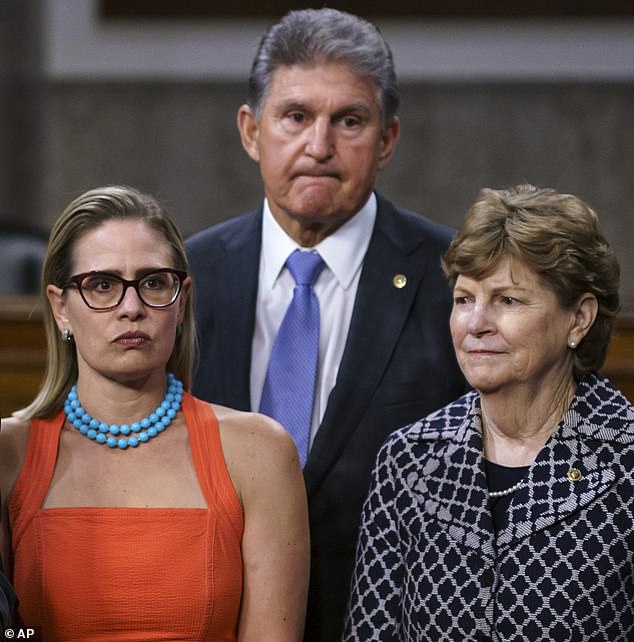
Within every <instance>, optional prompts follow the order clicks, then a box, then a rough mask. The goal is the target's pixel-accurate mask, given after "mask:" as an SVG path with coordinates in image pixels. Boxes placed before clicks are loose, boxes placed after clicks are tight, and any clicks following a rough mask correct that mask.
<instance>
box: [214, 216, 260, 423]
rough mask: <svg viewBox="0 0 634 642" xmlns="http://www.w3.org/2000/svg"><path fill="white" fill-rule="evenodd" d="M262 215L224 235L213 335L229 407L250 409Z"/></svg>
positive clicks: (219, 265)
mask: <svg viewBox="0 0 634 642" xmlns="http://www.w3.org/2000/svg"><path fill="white" fill-rule="evenodd" d="M261 222H262V212H261V210H260V211H258V212H253V213H252V214H250V215H247V217H246V218H245V219H244V220H243V221H241V224H240V225H237V226H236V227H235V228H234V229H232V230H231V231H230V232H228V233H227V234H226V235H224V236H223V238H222V242H223V245H224V248H225V253H223V257H222V261H221V262H219V263H218V265H217V267H218V276H217V277H214V279H215V278H217V279H218V282H219V283H220V287H219V300H218V301H217V302H216V304H215V305H214V315H215V317H216V318H214V319H212V323H213V330H212V331H213V332H216V333H217V345H218V347H219V350H218V354H222V355H224V359H225V360H227V362H228V364H229V365H228V367H225V368H224V369H223V373H224V374H223V380H222V382H221V386H222V390H223V395H222V399H223V400H225V403H226V404H227V405H228V406H231V407H233V408H237V409H239V410H250V409H251V399H250V380H251V377H250V372H251V346H252V341H253V331H254V327H255V303H256V296H257V289H258V270H259V264H260V245H261V238H262V223H261Z"/></svg>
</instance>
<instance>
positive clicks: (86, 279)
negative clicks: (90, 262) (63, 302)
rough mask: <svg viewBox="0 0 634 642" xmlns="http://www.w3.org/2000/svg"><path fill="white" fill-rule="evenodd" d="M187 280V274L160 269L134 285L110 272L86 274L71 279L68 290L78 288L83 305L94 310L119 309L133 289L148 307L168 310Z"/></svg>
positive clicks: (139, 279) (134, 282)
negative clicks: (130, 289)
mask: <svg viewBox="0 0 634 642" xmlns="http://www.w3.org/2000/svg"><path fill="white" fill-rule="evenodd" d="M186 278H187V272H184V271H183V270H173V269H172V268H160V269H158V270H154V271H153V272H151V273H149V274H146V275H144V276H141V277H139V278H138V279H132V280H131V281H128V280H127V279H123V278H121V277H120V276H117V275H116V274H110V272H83V273H82V274H76V275H75V276H72V277H71V278H70V279H69V283H68V285H67V286H66V287H67V288H69V287H72V286H73V285H74V286H76V287H77V289H78V290H79V294H81V298H82V299H83V300H84V303H85V304H86V305H87V306H88V307H89V308H91V309H93V310H112V309H113V308H116V307H117V306H118V305H119V304H120V303H121V301H123V297H124V296H125V293H126V290H127V289H128V288H130V287H132V288H134V289H135V290H136V293H137V294H138V295H139V299H141V301H142V302H143V303H145V305H147V306H149V307H151V308H166V307H167V306H169V305H172V303H174V301H176V299H177V298H178V295H179V294H180V291H181V288H182V286H183V281H184V280H185V279H186Z"/></svg>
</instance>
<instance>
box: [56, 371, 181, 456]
mask: <svg viewBox="0 0 634 642" xmlns="http://www.w3.org/2000/svg"><path fill="white" fill-rule="evenodd" d="M182 400H183V383H182V382H181V381H179V380H178V379H177V378H176V377H175V376H174V375H173V374H172V373H171V372H168V373H167V391H166V393H165V398H164V399H163V401H162V402H161V405H160V406H159V407H158V408H157V409H156V410H155V411H154V412H153V413H152V414H151V415H150V416H149V417H144V418H143V419H141V420H140V421H135V422H134V423H132V424H130V425H129V426H128V424H122V425H121V426H119V425H117V424H107V423H104V422H102V421H99V419H95V418H94V417H91V416H90V415H89V414H88V413H87V412H86V411H85V410H84V408H82V405H81V403H79V399H78V397H77V385H74V386H73V387H72V388H71V389H70V392H69V393H68V396H67V397H66V401H65V402H64V412H65V413H66V417H67V418H68V421H69V422H70V423H71V424H72V425H73V427H75V428H76V429H77V430H79V432H80V433H81V434H82V435H84V436H85V437H88V439H91V440H93V441H96V442H97V443H98V444H108V446H110V448H117V447H119V448H121V449H122V450H125V449H126V448H127V447H128V446H131V447H132V448H136V447H137V446H138V445H139V444H140V443H145V442H146V441H149V440H150V439H151V438H152V437H156V435H158V434H159V433H161V432H163V431H164V430H165V429H166V428H167V427H168V426H169V425H170V424H171V423H172V419H174V417H175V416H176V413H177V412H178V411H179V410H180V408H181V401H182ZM131 432H132V433H135V434H134V435H132V437H128V438H126V437H127V435H129V434H130V433H131ZM108 433H110V437H108V436H107V435H108ZM120 435H125V436H124V437H121V436H120Z"/></svg>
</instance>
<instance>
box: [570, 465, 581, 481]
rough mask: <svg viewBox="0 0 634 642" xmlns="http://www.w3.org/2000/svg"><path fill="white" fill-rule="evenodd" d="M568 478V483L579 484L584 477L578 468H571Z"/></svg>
mask: <svg viewBox="0 0 634 642" xmlns="http://www.w3.org/2000/svg"><path fill="white" fill-rule="evenodd" d="M566 477H567V478H568V481H571V482H578V481H579V480H580V479H581V478H582V477H583V475H582V474H581V471H580V470H579V469H578V468H571V469H570V470H569V471H568V472H567V473H566Z"/></svg>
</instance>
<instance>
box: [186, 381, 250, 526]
mask: <svg viewBox="0 0 634 642" xmlns="http://www.w3.org/2000/svg"><path fill="white" fill-rule="evenodd" d="M182 407H183V413H184V415H185V421H186V423H187V428H188V431H189V441H190V445H191V450H192V457H193V460H194V467H195V468H196V474H197V475H198V481H199V483H200V485H201V488H202V491H203V494H204V496H205V499H206V501H207V504H208V506H209V507H210V508H211V507H215V508H216V509H217V510H222V511H223V512H224V513H225V515H226V516H227V518H228V519H229V521H230V523H231V524H232V527H233V528H234V530H235V531H236V534H237V535H238V537H240V538H241V537H242V531H243V527H244V522H243V516H242V506H241V504H240V500H239V499H238V496H237V494H236V491H235V489H234V487H233V483H232V481H231V477H230V476H229V471H228V469H227V464H226V462H225V458H224V454H223V452H222V443H221V441H220V430H219V426H218V419H217V418H216V414H215V413H214V411H213V408H212V406H211V404H209V403H207V402H205V401H202V400H200V399H196V398H195V397H192V396H191V395H190V394H188V393H185V394H183V406H182Z"/></svg>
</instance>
